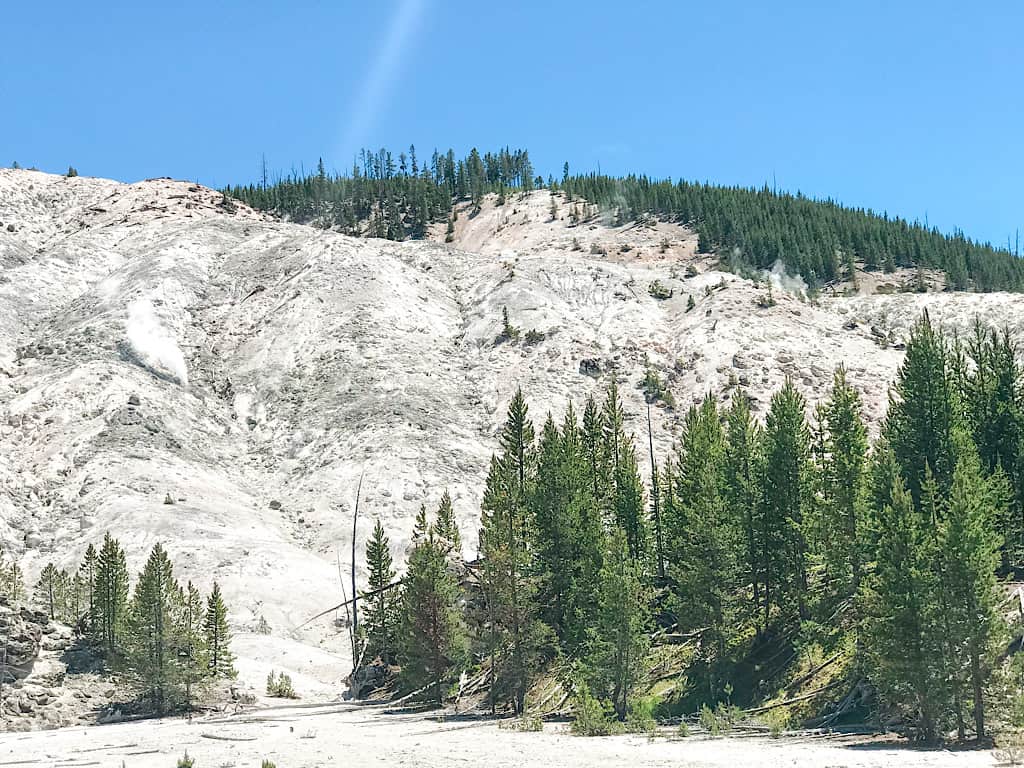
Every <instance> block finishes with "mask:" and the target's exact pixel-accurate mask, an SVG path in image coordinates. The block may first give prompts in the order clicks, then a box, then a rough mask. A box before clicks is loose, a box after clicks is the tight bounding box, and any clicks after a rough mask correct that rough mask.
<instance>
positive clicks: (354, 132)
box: [337, 0, 427, 158]
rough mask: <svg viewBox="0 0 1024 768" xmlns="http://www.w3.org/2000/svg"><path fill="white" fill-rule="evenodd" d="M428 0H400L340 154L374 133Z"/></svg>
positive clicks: (353, 109) (354, 148)
mask: <svg viewBox="0 0 1024 768" xmlns="http://www.w3.org/2000/svg"><path fill="white" fill-rule="evenodd" d="M426 4H427V0H399V3H398V9H397V11H396V12H395V15H394V17H393V18H392V19H391V23H390V25H389V26H388V30H387V34H386V36H385V38H384V40H383V43H382V45H381V46H380V48H379V49H378V51H377V54H376V56H374V58H373V64H372V66H371V68H370V71H369V74H368V76H367V77H366V79H365V80H364V81H363V85H362V88H361V89H360V91H359V96H358V97H357V98H356V101H355V103H354V104H352V105H350V108H351V111H350V113H349V123H348V130H347V131H346V133H345V139H344V141H343V142H342V144H341V146H340V147H339V153H338V155H337V156H338V157H339V158H340V157H344V156H345V155H350V154H352V153H355V152H356V151H358V150H359V149H360V148H362V147H364V146H365V145H366V143H367V142H368V141H370V140H371V137H370V136H368V133H369V132H370V131H371V130H372V129H373V127H374V123H375V122H376V120H377V116H378V114H379V113H380V111H381V108H382V107H383V106H384V104H385V103H386V102H387V101H388V99H389V98H390V97H391V90H392V87H393V85H394V82H395V79H396V78H397V77H398V74H399V72H400V71H401V68H402V64H403V63H404V60H405V53H406V50H407V48H408V47H409V42H410V38H411V37H412V33H413V30H415V28H416V24H417V22H418V21H419V20H420V18H421V17H422V15H423V10H424V8H425V7H426Z"/></svg>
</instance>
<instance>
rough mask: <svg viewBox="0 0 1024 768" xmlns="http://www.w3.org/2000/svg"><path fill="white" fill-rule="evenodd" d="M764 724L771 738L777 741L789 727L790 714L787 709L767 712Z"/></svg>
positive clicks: (779, 708) (780, 708)
mask: <svg viewBox="0 0 1024 768" xmlns="http://www.w3.org/2000/svg"><path fill="white" fill-rule="evenodd" d="M764 723H765V725H767V726H768V733H770V734H771V737H772V738H773V739H777V738H779V736H780V735H781V734H782V732H783V731H784V730H786V729H787V728H788V727H789V713H788V712H787V711H786V708H785V707H776V708H775V709H769V710H768V711H767V712H765V715H764Z"/></svg>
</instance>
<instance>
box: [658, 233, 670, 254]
mask: <svg viewBox="0 0 1024 768" xmlns="http://www.w3.org/2000/svg"><path fill="white" fill-rule="evenodd" d="M670 245H672V244H671V243H670V242H669V241H668V238H667V237H663V238H661V242H660V243H659V244H658V249H659V250H660V251H661V252H662V253H665V251H667V250H668V249H669V246H670Z"/></svg>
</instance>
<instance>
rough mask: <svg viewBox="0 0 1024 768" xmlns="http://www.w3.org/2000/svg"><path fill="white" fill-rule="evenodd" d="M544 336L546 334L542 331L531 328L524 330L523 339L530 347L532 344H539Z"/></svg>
mask: <svg viewBox="0 0 1024 768" xmlns="http://www.w3.org/2000/svg"><path fill="white" fill-rule="evenodd" d="M546 338H547V335H546V334H545V333H544V331H538V330H535V329H533V328H531V329H530V330H528V331H527V332H526V335H525V336H524V337H523V341H524V342H525V343H526V345H527V346H529V347H532V346H533V345H534V344H540V343H541V342H542V341H544V339H546Z"/></svg>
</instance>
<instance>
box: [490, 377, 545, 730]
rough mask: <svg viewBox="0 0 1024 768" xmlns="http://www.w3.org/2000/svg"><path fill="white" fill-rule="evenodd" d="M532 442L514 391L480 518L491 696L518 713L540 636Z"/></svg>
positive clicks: (520, 396)
mask: <svg viewBox="0 0 1024 768" xmlns="http://www.w3.org/2000/svg"><path fill="white" fill-rule="evenodd" d="M533 440H534V431H533V424H532V423H531V422H530V419H529V412H528V408H527V405H526V400H525V398H524V397H523V393H522V390H517V391H516V394H515V396H514V397H513V398H512V402H511V403H510V404H509V409H508V417H507V419H506V421H505V427H504V429H503V430H502V434H501V447H502V455H501V456H500V457H493V458H492V459H491V467H490V471H489V473H488V476H487V481H486V483H485V486H484V497H483V504H482V505H481V521H480V523H481V529H480V554H481V556H482V557H483V560H484V568H483V573H482V575H481V583H482V587H483V593H484V599H485V601H486V602H487V605H488V614H489V616H490V627H489V629H488V632H487V634H488V646H489V648H488V654H489V656H490V658H491V673H492V676H493V680H492V686H491V696H492V700H496V699H497V698H498V697H504V696H508V697H509V698H510V699H511V701H512V704H513V707H514V708H515V711H516V712H523V711H524V709H525V706H526V691H527V688H528V685H529V680H530V677H531V675H532V673H533V671H534V670H535V669H536V667H537V663H538V647H539V645H540V643H541V642H542V639H541V638H542V637H543V632H542V629H541V627H540V626H539V625H540V622H539V620H538V619H537V605H536V600H535V595H536V582H535V579H534V578H533V575H532V574H533V570H534V563H533V553H532V552H531V550H530V542H531V540H532V538H533V537H532V536H531V534H530V527H531V526H530V520H529V514H528V511H529V510H528V503H529V496H530V494H531V493H532V486H533V483H534V479H535V456H534V453H535V451H534V445H533Z"/></svg>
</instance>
